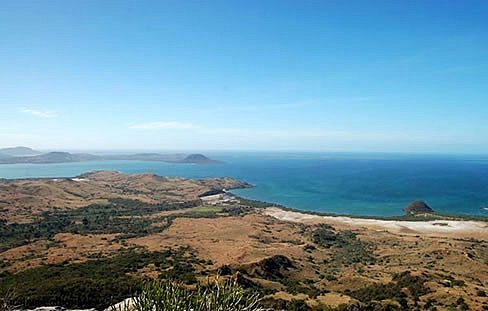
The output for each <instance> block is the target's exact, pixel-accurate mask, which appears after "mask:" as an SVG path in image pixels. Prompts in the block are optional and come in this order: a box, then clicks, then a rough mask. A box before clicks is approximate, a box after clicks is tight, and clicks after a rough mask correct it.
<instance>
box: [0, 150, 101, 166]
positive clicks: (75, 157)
mask: <svg viewBox="0 0 488 311" xmlns="http://www.w3.org/2000/svg"><path fill="white" fill-rule="evenodd" d="M98 159H100V157H99V156H94V155H91V154H87V153H74V154H72V153H69V152H49V153H44V154H40V155H35V156H23V157H10V158H5V159H0V164H15V163H32V164H47V163H66V162H84V161H93V160H98Z"/></svg>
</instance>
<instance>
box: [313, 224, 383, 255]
mask: <svg viewBox="0 0 488 311" xmlns="http://www.w3.org/2000/svg"><path fill="white" fill-rule="evenodd" d="M312 241H313V242H314V243H315V244H317V245H319V246H321V247H324V248H333V249H334V250H335V253H334V255H333V262H335V263H336V264H343V265H350V264H355V263H364V264H370V263H373V262H375V257H374V254H373V251H372V246H371V245H370V244H368V243H366V242H363V241H361V240H359V239H358V238H357V236H356V234H355V233H353V232H351V231H339V232H335V231H334V230H333V228H332V226H330V225H326V224H320V225H318V226H317V227H316V228H315V229H314V230H313V232H312Z"/></svg>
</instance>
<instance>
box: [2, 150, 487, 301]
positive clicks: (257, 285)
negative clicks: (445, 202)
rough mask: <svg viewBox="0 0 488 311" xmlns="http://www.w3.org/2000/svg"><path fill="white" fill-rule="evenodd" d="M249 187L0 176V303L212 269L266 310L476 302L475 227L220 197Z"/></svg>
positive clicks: (115, 292)
mask: <svg viewBox="0 0 488 311" xmlns="http://www.w3.org/2000/svg"><path fill="white" fill-rule="evenodd" d="M58 156H59V157H61V158H64V157H66V155H63V154H61V155H58ZM248 186H249V185H248V184H246V183H244V182H239V181H237V180H234V179H230V178H210V179H186V178H177V177H162V176H157V175H154V174H137V175H125V174H121V173H118V172H94V173H87V174H83V175H80V176H78V177H76V178H57V179H23V180H0V301H1V299H2V297H3V295H5V294H6V293H8V292H9V291H10V290H14V291H15V293H16V294H17V299H16V300H15V301H14V302H13V305H19V306H20V305H21V306H22V307H29V308H34V307H39V306H46V305H47V306H56V305H58V306H63V307H67V308H77V309H80V308H91V307H96V308H97V309H99V310H103V309H104V308H105V307H107V306H108V305H109V304H111V303H113V302H117V301H121V300H123V299H125V298H127V297H130V295H133V294H134V292H137V290H135V289H137V288H138V286H140V280H141V278H142V277H146V278H153V279H163V280H174V281H176V282H182V283H183V284H185V288H187V289H189V290H191V289H192V288H193V289H194V288H195V287H196V286H197V284H202V285H205V284H208V282H209V278H210V279H211V278H214V277H215V276H217V275H220V278H221V279H228V278H230V277H231V276H232V277H235V278H236V280H237V282H238V283H239V284H240V285H241V286H242V287H244V290H246V291H248V292H251V293H256V294H259V295H260V296H261V297H262V298H263V299H262V300H261V301H260V302H261V303H262V305H263V307H265V308H270V309H269V310H434V309H437V310H467V309H468V308H469V309H471V310H483V308H485V309H486V307H488V297H486V293H487V292H488V283H487V280H488V268H487V264H486V263H487V262H488V253H487V252H486V249H487V248H488V227H486V224H485V223H476V228H477V229H475V230H474V229H469V226H467V225H468V224H467V222H466V221H461V222H458V223H456V222H454V221H447V220H437V221H435V223H434V224H431V225H430V226H431V227H432V228H431V231H429V232H428V233H425V231H423V230H425V228H424V227H425V225H426V224H427V222H423V221H416V222H412V221H405V222H404V223H405V224H404V225H402V224H401V223H400V224H398V226H396V225H394V224H393V223H392V221H384V222H383V224H382V225H380V224H379V223H378V221H373V220H371V219H362V220H361V219H347V217H330V216H329V217H322V216H314V215H310V214H302V215H301V216H300V217H298V216H297V215H296V213H295V214H293V213H291V212H287V211H284V210H279V212H280V213H278V214H277V211H276V210H277V209H276V208H270V204H266V203H264V202H255V201H251V200H244V199H241V198H238V197H235V196H233V195H232V193H229V192H225V193H222V190H223V189H232V188H236V187H248ZM209 193H221V194H222V195H219V196H215V199H214V200H205V201H204V200H202V199H201V197H202V195H205V194H209ZM273 210H274V211H275V212H273ZM290 213H291V214H290ZM280 215H281V216H280ZM429 223H431V222H429ZM456 228H457V229H456ZM462 228H465V229H462ZM466 228H468V229H466ZM460 230H462V231H460ZM341 304H346V305H348V306H347V307H346V306H345V305H343V306H340V305H341ZM148 310H149V309H148Z"/></svg>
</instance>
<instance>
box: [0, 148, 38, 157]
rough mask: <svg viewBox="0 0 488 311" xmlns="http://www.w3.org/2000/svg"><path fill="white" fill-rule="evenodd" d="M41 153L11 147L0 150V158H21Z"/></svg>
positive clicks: (29, 149)
mask: <svg viewBox="0 0 488 311" xmlns="http://www.w3.org/2000/svg"><path fill="white" fill-rule="evenodd" d="M39 154H41V152H39V151H36V150H34V149H31V148H28V147H22V146H19V147H13V148H1V149H0V156H4V157H6V156H8V157H23V156H33V155H39Z"/></svg>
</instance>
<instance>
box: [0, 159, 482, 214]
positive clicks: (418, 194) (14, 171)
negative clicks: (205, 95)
mask: <svg viewBox="0 0 488 311" xmlns="http://www.w3.org/2000/svg"><path fill="white" fill-rule="evenodd" d="M206 155H208V156H209V157H212V158H214V159H219V160H223V161H225V163H224V164H204V165H196V164H169V163H160V162H140V161H100V162H82V163H63V164H42V165H39V164H14V165H0V178H31V177H36V178H37V177H72V176H77V175H79V174H81V173H85V172H89V171H94V170H117V171H121V172H123V173H142V172H151V173H155V174H158V175H163V176H182V177H189V178H204V177H223V176H228V177H233V178H237V179H240V180H243V181H246V182H249V183H251V184H253V185H255V187H254V188H251V189H237V190H233V193H235V194H237V195H239V196H242V197H245V198H250V199H255V200H261V201H267V202H273V203H278V204H281V205H284V206H287V207H290V208H295V209H300V210H304V211H316V212H325V213H335V214H350V215H361V216H396V215H402V214H403V211H402V209H403V208H404V207H405V206H406V205H407V204H408V203H410V202H411V201H413V200H417V199H418V200H424V201H426V202H427V203H428V204H429V205H430V206H431V207H432V208H433V209H434V210H436V211H438V212H442V213H448V214H465V215H485V216H488V156H461V155H458V156H447V155H407V154H379V153H375V154H368V153H266V152H254V153H252V152H246V153H237V152H236V153H230V152H227V153H206Z"/></svg>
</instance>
